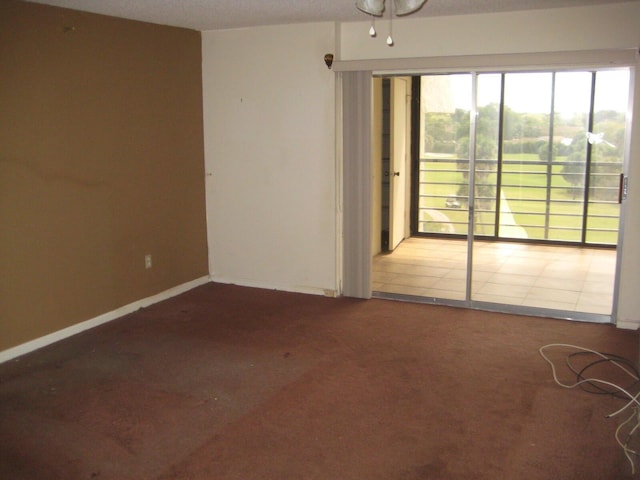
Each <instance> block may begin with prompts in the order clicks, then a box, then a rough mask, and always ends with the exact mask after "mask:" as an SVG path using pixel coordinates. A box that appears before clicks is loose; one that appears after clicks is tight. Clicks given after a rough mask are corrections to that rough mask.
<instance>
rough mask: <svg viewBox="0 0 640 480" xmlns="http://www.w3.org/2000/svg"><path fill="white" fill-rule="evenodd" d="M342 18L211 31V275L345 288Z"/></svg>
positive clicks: (205, 46) (207, 122)
mask: <svg viewBox="0 0 640 480" xmlns="http://www.w3.org/2000/svg"><path fill="white" fill-rule="evenodd" d="M334 39H335V26H334V24H333V23H321V24H304V25H291V26H277V27H262V28H251V29H237V30H223V31H210V32H203V34H202V55H203V95H204V135H205V163H206V172H207V221H208V237H209V267H210V274H211V277H212V280H214V281H220V282H225V283H236V284H240V285H248V286H257V287H264V288H274V289H282V290H289V291H299V292H307V293H319V294H323V293H329V292H325V291H330V292H333V291H335V290H337V288H336V261H335V259H336V243H337V239H336V237H337V234H336V194H337V190H336V181H335V179H336V161H335V158H336V154H335V74H334V73H333V72H332V71H331V70H329V69H327V67H326V65H325V63H324V54H325V53H328V52H333V51H334V50H335V41H334Z"/></svg>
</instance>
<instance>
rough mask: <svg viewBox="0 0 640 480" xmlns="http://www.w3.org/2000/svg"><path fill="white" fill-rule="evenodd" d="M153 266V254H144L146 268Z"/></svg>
mask: <svg viewBox="0 0 640 480" xmlns="http://www.w3.org/2000/svg"><path fill="white" fill-rule="evenodd" d="M152 266H153V261H152V260H151V254H150V253H149V254H147V255H145V256H144V268H151V267H152Z"/></svg>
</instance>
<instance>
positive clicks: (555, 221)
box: [419, 154, 620, 245]
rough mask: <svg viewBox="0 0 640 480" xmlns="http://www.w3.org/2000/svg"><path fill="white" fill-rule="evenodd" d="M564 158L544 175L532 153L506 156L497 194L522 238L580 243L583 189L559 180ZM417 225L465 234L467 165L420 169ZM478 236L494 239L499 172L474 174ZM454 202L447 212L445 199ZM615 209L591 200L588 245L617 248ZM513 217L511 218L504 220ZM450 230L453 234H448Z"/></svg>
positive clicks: (442, 161) (442, 163) (442, 160)
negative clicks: (498, 192)
mask: <svg viewBox="0 0 640 480" xmlns="http://www.w3.org/2000/svg"><path fill="white" fill-rule="evenodd" d="M562 161H563V159H562V158H558V159H556V162H557V163H560V164H555V165H553V166H552V168H551V171H550V172H548V171H547V165H546V164H541V163H540V162H539V159H538V156H537V155H535V154H519V155H509V156H507V157H506V158H505V162H504V163H503V171H502V185H501V192H502V195H503V198H504V199H505V200H506V201H507V203H508V210H507V211H505V208H504V204H503V206H502V211H503V213H502V215H501V218H502V220H501V222H502V223H503V224H504V223H505V218H507V219H510V220H513V222H512V223H514V224H515V225H517V226H519V227H521V229H523V232H525V233H524V234H523V235H524V236H526V238H530V239H538V240H554V241H569V242H580V241H581V240H582V226H583V225H582V224H583V215H584V203H583V198H582V191H583V189H576V188H575V187H573V186H572V185H571V184H570V183H569V182H567V180H566V178H565V177H564V176H563V165H562V164H561V162H562ZM421 168H423V170H421V172H420V179H419V182H420V193H419V210H420V212H419V220H420V228H421V231H424V232H445V233H447V232H448V233H457V234H467V225H468V211H467V202H466V201H465V198H466V196H467V192H468V188H467V187H466V185H467V184H468V171H466V170H465V169H466V168H468V165H467V164H465V163H462V162H457V161H456V160H453V159H451V158H447V157H446V156H440V157H439V158H434V159H431V158H430V159H429V161H428V162H426V168H427V169H425V161H423V163H422V164H421ZM475 181H476V189H475V190H476V217H475V223H476V234H480V235H493V234H494V228H495V227H494V223H495V208H496V202H495V195H496V182H497V173H496V172H495V171H489V170H485V171H482V170H481V169H478V170H476V179H475ZM451 197H456V198H457V199H458V200H459V201H460V208H448V207H447V206H446V205H445V202H446V200H447V198H451ZM427 210H436V211H438V212H439V213H440V214H444V215H446V216H447V217H448V219H449V222H446V224H445V223H443V222H442V221H434V219H433V218H432V216H431V215H429V213H428V212H427ZM619 212H620V209H619V205H618V204H617V203H614V202H593V201H590V202H589V205H588V209H587V222H586V227H587V228H586V242H587V243H594V244H612V245H615V244H616V243H617V230H618V217H619ZM508 213H511V215H512V217H510V216H509V215H508ZM451 230H453V231H451Z"/></svg>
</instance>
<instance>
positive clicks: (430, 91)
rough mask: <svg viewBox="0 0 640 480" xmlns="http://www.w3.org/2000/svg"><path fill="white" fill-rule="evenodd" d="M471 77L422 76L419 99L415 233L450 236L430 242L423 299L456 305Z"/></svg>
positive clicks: (463, 259) (462, 264)
mask: <svg viewBox="0 0 640 480" xmlns="http://www.w3.org/2000/svg"><path fill="white" fill-rule="evenodd" d="M471 79H472V76H471V75H470V74H452V75H426V76H423V77H421V92H422V94H421V99H420V119H421V122H420V148H419V152H420V155H419V161H418V163H419V168H418V176H419V178H418V221H417V230H418V233H428V234H433V235H436V236H448V237H454V238H449V239H446V238H442V239H440V240H434V243H433V244H432V246H433V247H432V248H433V252H432V254H433V257H432V261H431V263H430V268H429V269H428V271H427V273H428V274H429V275H430V281H431V284H430V285H429V287H428V290H427V292H428V294H427V296H431V297H434V298H443V299H450V300H461V301H464V300H465V299H466V290H467V270H468V268H467V256H468V255H467V252H468V249H467V242H466V236H467V234H468V232H469V201H468V195H469V158H470V156H469V151H470V150H469V149H470V142H469V138H470V121H469V118H470V112H471ZM439 242H442V243H441V244H440V243H439ZM445 247H446V248H445Z"/></svg>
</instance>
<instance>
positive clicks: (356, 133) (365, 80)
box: [333, 49, 637, 324]
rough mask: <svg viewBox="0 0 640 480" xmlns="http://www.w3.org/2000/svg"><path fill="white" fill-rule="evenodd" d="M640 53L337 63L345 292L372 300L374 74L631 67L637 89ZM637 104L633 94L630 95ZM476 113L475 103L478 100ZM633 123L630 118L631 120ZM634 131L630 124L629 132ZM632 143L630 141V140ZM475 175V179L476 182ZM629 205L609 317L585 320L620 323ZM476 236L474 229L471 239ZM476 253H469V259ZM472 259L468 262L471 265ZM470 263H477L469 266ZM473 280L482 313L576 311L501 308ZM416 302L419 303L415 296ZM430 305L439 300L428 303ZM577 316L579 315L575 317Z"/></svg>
mask: <svg viewBox="0 0 640 480" xmlns="http://www.w3.org/2000/svg"><path fill="white" fill-rule="evenodd" d="M636 66H637V50H636V49H618V50H588V51H574V52H547V53H524V54H497V55H473V56H455V57H426V58H394V59H379V60H353V61H336V62H334V64H333V69H334V71H336V72H339V74H340V75H341V76H342V96H343V98H342V107H343V111H342V117H341V121H342V125H341V128H342V134H343V142H342V152H343V163H342V170H343V177H342V179H343V182H342V189H343V204H342V209H343V239H342V242H341V246H342V260H343V261H342V289H341V291H342V294H343V295H345V296H352V297H357V298H370V297H371V208H372V204H371V171H370V169H371V123H372V115H371V80H372V76H373V74H375V75H405V76H410V75H420V74H427V73H455V72H459V73H460V72H464V73H473V74H474V83H475V81H476V78H477V74H478V73H480V72H496V71H501V72H507V71H537V70H541V69H553V70H562V69H566V70H575V69H581V68H607V67H608V68H616V67H630V70H631V75H630V76H631V85H634V79H635V67H636ZM629 97H630V100H629V101H630V102H631V103H630V105H633V103H632V102H633V98H632V97H633V90H631V91H630V95H629ZM474 111H475V99H474ZM629 121H630V120H629ZM627 131H628V132H630V131H631V129H630V126H628V129H627ZM627 143H628V144H630V139H628V140H627ZM628 170H629V150H628V149H627V151H626V153H625V160H624V165H623V172H624V175H625V176H626V175H628ZM472 177H473V175H471V178H472ZM625 210H626V209H625V202H624V200H623V202H622V204H621V211H620V226H619V232H620V233H619V238H618V254H617V255H618V260H617V262H616V273H615V285H614V304H613V308H612V313H611V315H610V316H602V315H589V314H587V315H586V316H585V315H579V319H581V320H587V321H589V320H591V321H600V322H602V321H603V317H606V318H605V319H604V320H608V321H609V322H612V323H614V324H615V323H616V320H617V319H616V309H617V301H618V290H619V281H620V265H621V261H620V260H621V255H622V249H623V231H624V218H625ZM472 234H473V231H472V230H471V233H470V235H471V236H473V235H472ZM471 255H472V252H470V253H469V256H471ZM471 261H472V259H471V258H469V259H468V262H471ZM468 265H472V263H469V264H468ZM470 283H471V277H470V275H469V278H468V279H467V284H468V285H467V293H466V298H467V299H466V300H465V301H464V302H462V304H463V305H462V306H465V307H468V308H479V309H483V310H495V311H505V312H508V313H525V314H529V315H543V316H549V315H552V316H556V317H559V318H565V319H572V318H573V314H574V313H575V312H557V313H558V315H553V313H554V312H553V311H551V310H544V309H535V308H522V307H516V308H515V309H514V308H513V307H512V306H509V305H498V304H491V303H483V302H477V301H472V300H471V299H470V294H471V293H470V292H471V288H470ZM414 300H419V299H418V298H415V299H414ZM426 301H427V302H428V303H445V304H447V303H451V304H458V305H459V304H460V302H457V301H453V302H439V301H437V299H427V300H426ZM576 318H578V316H577V315H576Z"/></svg>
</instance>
